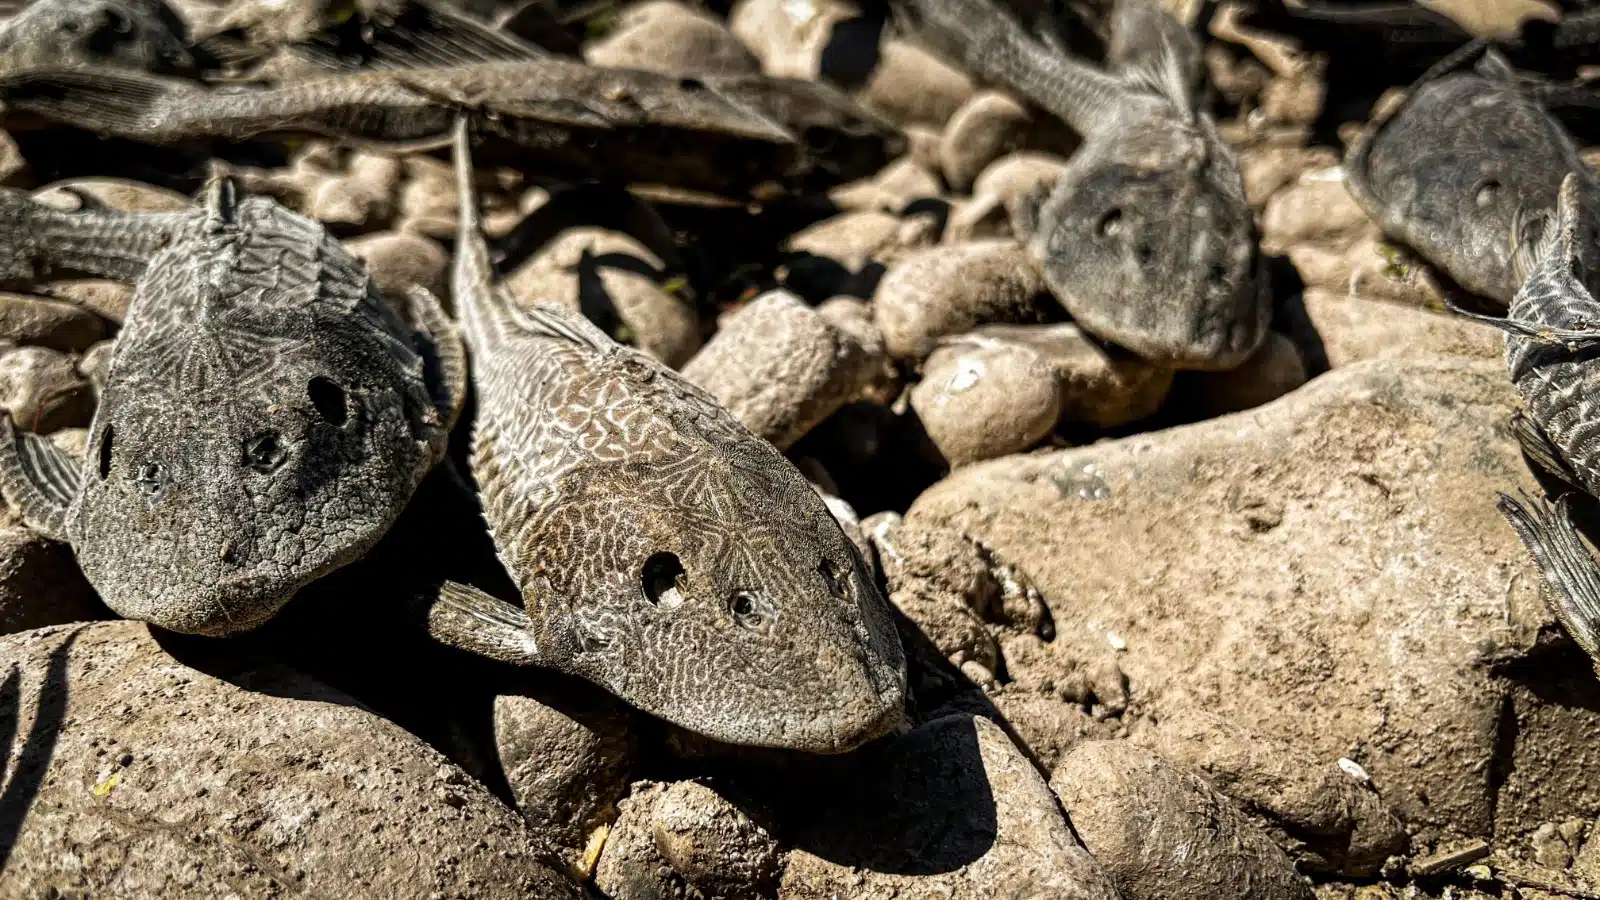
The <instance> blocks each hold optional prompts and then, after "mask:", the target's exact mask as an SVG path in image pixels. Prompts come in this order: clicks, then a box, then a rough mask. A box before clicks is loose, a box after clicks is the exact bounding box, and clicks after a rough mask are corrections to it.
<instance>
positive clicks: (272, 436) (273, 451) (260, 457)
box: [244, 431, 288, 475]
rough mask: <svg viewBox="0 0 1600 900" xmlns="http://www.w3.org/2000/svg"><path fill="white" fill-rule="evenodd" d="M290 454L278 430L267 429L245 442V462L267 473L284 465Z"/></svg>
mask: <svg viewBox="0 0 1600 900" xmlns="http://www.w3.org/2000/svg"><path fill="white" fill-rule="evenodd" d="M287 456H288V453H286V452H285V451H284V449H283V443H282V442H281V441H279V440H278V433H277V432H276V431H265V432H262V433H261V434H258V435H256V436H255V437H253V438H251V439H250V440H248V441H245V444H244V464H245V465H247V466H249V467H250V468H252V469H255V470H256V471H257V472H260V473H261V474H263V475H265V474H267V473H268V472H271V471H272V470H274V469H276V468H277V467H278V466H280V465H283V461H284V459H285V458H286V457H287Z"/></svg>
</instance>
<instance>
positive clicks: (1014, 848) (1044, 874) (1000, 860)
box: [778, 715, 1117, 900]
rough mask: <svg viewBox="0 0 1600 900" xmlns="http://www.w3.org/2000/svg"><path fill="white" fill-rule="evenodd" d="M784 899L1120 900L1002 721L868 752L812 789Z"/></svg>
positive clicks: (919, 733) (920, 731)
mask: <svg viewBox="0 0 1600 900" xmlns="http://www.w3.org/2000/svg"><path fill="white" fill-rule="evenodd" d="M810 795H811V796H815V797H817V800H818V802H817V805H816V808H815V809H814V810H813V811H812V815H811V816H810V817H809V818H808V820H807V821H805V822H804V823H802V824H801V825H800V829H799V834H798V837H797V840H796V841H795V844H796V849H795V850H793V851H792V852H791V853H790V856H789V864H788V866H787V867H786V868H785V869H784V873H783V880H782V883H781V885H780V887H779V891H778V896H779V897H780V898H783V900H834V898H838V897H850V898H853V900H889V898H905V897H942V898H949V900H980V898H981V900H989V898H993V897H1051V898H1055V900H1114V898H1116V897H1117V893H1116V889H1115V888H1114V887H1112V884H1111V881H1110V879H1109V877H1108V876H1107V875H1106V873H1105V872H1104V871H1103V870H1102V869H1101V868H1100V866H1099V865H1098V864H1097V863H1096V862H1095V860H1094V858H1093V857H1091V856H1090V855H1089V854H1088V853H1087V852H1085V851H1084V849H1083V847H1082V846H1081V845H1079V844H1078V842H1077V840H1076V839H1074V838H1073V836H1072V832H1071V830H1070V829H1069V828H1068V827H1067V822H1066V819H1065V818H1063V817H1062V815H1061V812H1060V810H1059V808H1058V807H1057V806H1056V803H1055V799H1054V798H1053V797H1052V796H1051V795H1050V790H1049V788H1048V786H1046V785H1045V783H1044V780H1043V779H1042V778H1040V777H1039V773H1038V771H1037V770H1035V769H1034V767H1033V765H1032V764H1031V763H1029V762H1028V759H1027V757H1025V756H1024V755H1023V754H1022V753H1021V751H1019V750H1018V749H1017V747H1016V745H1014V744H1013V743H1012V742H1011V740H1010V739H1009V738H1008V737H1006V735H1005V732H1003V731H1001V730H1000V727H999V726H997V725H995V724H994V723H993V722H990V721H988V720H987V719H983V718H975V717H972V716H968V715H952V716H947V717H945V718H941V719H937V720H935V721H932V722H929V723H927V724H925V725H922V726H920V727H919V728H917V729H916V730H914V731H911V732H910V733H908V734H905V735H902V736H900V737H897V738H894V739H891V740H887V741H884V742H881V743H880V744H876V745H873V746H871V747H869V748H867V749H865V750H864V751H863V752H862V753H861V754H860V763H859V765H856V766H852V767H850V768H849V770H848V774H846V775H845V776H844V778H843V783H841V784H838V785H834V786H830V787H828V788H821V787H819V788H818V789H816V790H813V791H811V792H810Z"/></svg>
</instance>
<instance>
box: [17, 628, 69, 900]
mask: <svg viewBox="0 0 1600 900" xmlns="http://www.w3.org/2000/svg"><path fill="white" fill-rule="evenodd" d="M76 639H77V634H76V632H74V633H73V634H71V635H68V637H67V639H66V640H64V641H62V642H61V646H59V647H57V648H56V649H55V651H54V652H52V653H51V654H50V664H49V666H48V667H47V668H46V669H45V682H44V684H43V685H42V686H41V687H40V689H39V708H38V710H37V711H36V713H35V715H34V717H33V724H32V725H31V726H30V727H29V728H28V736H27V737H26V738H24V739H23V743H22V746H21V748H20V749H19V750H18V751H17V752H16V753H15V754H14V755H13V756H12V758H13V759H15V760H16V767H15V769H13V770H12V771H10V772H7V771H6V770H5V763H6V757H5V755H4V754H3V753H0V783H3V784H4V785H5V789H4V790H3V791H0V874H3V873H4V872H5V870H6V862H7V861H8V860H9V859H10V858H11V848H12V847H13V846H15V844H16V841H17V835H18V833H20V832H21V831H22V821H23V819H25V818H27V815H28V809H29V808H30V807H31V806H33V800H34V798H35V797H37V796H38V795H39V787H40V785H41V784H42V783H43V782H44V774H45V771H46V770H47V769H49V768H50V757H51V755H52V754H54V752H55V747H56V737H57V736H58V735H59V734H60V732H61V725H62V721H63V719H64V717H65V716H66V712H67V657H68V655H69V654H70V653H71V650H72V642H73V641H74V640H76ZM21 700H22V673H21V672H19V671H18V670H17V667H16V666H15V665H12V666H11V667H10V669H9V671H8V672H7V673H6V678H5V681H3V682H0V751H10V750H11V744H12V741H13V740H15V738H16V734H17V725H18V724H19V722H20V720H21V717H22V708H21Z"/></svg>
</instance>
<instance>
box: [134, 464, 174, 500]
mask: <svg viewBox="0 0 1600 900" xmlns="http://www.w3.org/2000/svg"><path fill="white" fill-rule="evenodd" d="M134 481H135V482H137V483H138V485H139V487H140V488H141V489H142V490H143V491H144V492H145V493H146V494H156V493H159V492H160V491H161V489H162V488H163V487H166V484H167V467H166V466H163V465H162V464H161V463H145V464H144V465H142V466H140V467H139V475H138V477H137V478H135V479H134Z"/></svg>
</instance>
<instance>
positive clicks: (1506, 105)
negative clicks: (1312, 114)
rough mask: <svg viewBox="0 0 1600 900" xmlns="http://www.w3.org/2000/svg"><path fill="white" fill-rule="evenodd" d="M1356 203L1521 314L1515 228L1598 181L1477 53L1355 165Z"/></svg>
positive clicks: (1508, 72)
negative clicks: (1586, 179)
mask: <svg viewBox="0 0 1600 900" xmlns="http://www.w3.org/2000/svg"><path fill="white" fill-rule="evenodd" d="M1344 168H1345V174H1346V178H1347V179H1348V180H1347V182H1346V183H1347V185H1348V187H1349V189H1350V194H1351V196H1353V197H1354V198H1355V199H1356V202H1357V203H1359V204H1360V205H1361V206H1362V208H1363V209H1365V210H1366V211H1367V214H1368V215H1370V216H1372V217H1373V219H1374V220H1376V221H1377V222H1378V224H1379V225H1380V226H1381V227H1382V228H1383V231H1384V233H1385V234H1387V235H1389V236H1390V237H1392V238H1394V239H1395V240H1398V241H1401V242H1403V243H1405V244H1408V245H1410V246H1411V247H1412V248H1414V249H1415V250H1416V251H1417V252H1418V253H1420V254H1421V255H1422V256H1423V257H1424V258H1425V259H1427V260H1428V261H1429V262H1430V263H1432V264H1433V265H1435V266H1437V267H1438V268H1439V269H1440V270H1441V271H1443V272H1444V273H1445V274H1446V275H1448V276H1449V277H1450V278H1451V279H1452V280H1454V281H1455V282H1456V283H1457V284H1459V285H1461V286H1462V287H1463V288H1465V289H1466V290H1468V291H1471V292H1472V293H1474V294H1479V295H1481V296H1484V297H1488V298H1490V299H1493V300H1497V301H1499V302H1500V303H1509V302H1510V301H1511V298H1512V296H1513V295H1514V294H1515V293H1516V292H1517V288H1518V285H1519V284H1520V282H1519V281H1518V279H1517V278H1516V277H1515V275H1514V273H1513V272H1512V270H1511V264H1510V262H1511V261H1510V253H1511V241H1510V235H1511V223H1512V218H1513V217H1514V216H1515V215H1516V214H1517V211H1518V210H1519V209H1523V210H1541V209H1550V208H1552V207H1553V206H1554V205H1555V201H1556V190H1557V188H1559V187H1560V185H1561V180H1562V178H1563V177H1565V176H1566V175H1567V173H1569V172H1585V173H1586V172H1587V171H1588V169H1587V167H1586V166H1585V165H1584V163H1583V161H1582V160H1581V159H1580V158H1579V156H1578V149H1577V147H1576V146H1574V145H1573V142H1572V139H1571V138H1570V137H1569V136H1568V135H1567V133H1566V132H1565V131H1564V130H1563V129H1562V127H1561V125H1560V123H1558V122H1557V121H1556V120H1555V119H1554V118H1553V117H1552V116H1551V115H1550V114H1549V113H1548V112H1546V111H1545V110H1544V108H1543V107H1541V106H1540V105H1539V104H1538V103H1537V102H1536V101H1535V99H1534V98H1533V97H1532V96H1531V95H1530V94H1529V93H1528V91H1527V90H1526V89H1525V88H1523V87H1522V86H1520V85H1519V84H1518V83H1517V81H1516V74H1515V72H1513V71H1512V69H1511V67H1510V64H1508V63H1507V62H1506V60H1505V59H1504V57H1502V56H1501V55H1500V53H1499V52H1498V51H1496V50H1494V49H1493V48H1488V47H1479V46H1477V45H1474V46H1473V47H1472V48H1469V52H1467V53H1465V54H1462V55H1459V56H1457V57H1454V58H1452V59H1449V60H1446V61H1444V62H1442V63H1441V64H1440V65H1439V66H1437V67H1436V68H1435V69H1434V70H1432V71H1430V72H1428V73H1427V74H1425V75H1423V76H1422V78H1421V79H1419V80H1418V81H1417V83H1416V84H1415V85H1413V86H1412V88H1411V91H1410V93H1409V94H1408V95H1407V97H1406V99H1405V101H1404V102H1402V103H1401V104H1400V105H1399V106H1398V107H1397V108H1396V109H1394V110H1393V111H1391V112H1390V114H1389V115H1387V116H1385V117H1380V118H1379V119H1378V120H1376V121H1374V122H1372V123H1371V124H1369V125H1368V127H1367V128H1366V129H1365V130H1364V131H1363V132H1362V134H1361V136H1360V138H1359V139H1358V140H1357V141H1356V142H1355V144H1353V145H1352V146H1351V148H1350V152H1349V153H1348V155H1347V156H1346V159H1345V165H1344Z"/></svg>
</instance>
